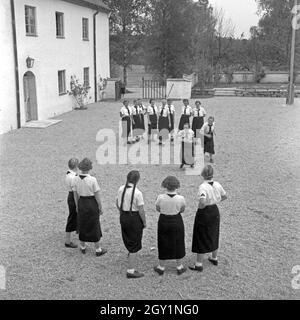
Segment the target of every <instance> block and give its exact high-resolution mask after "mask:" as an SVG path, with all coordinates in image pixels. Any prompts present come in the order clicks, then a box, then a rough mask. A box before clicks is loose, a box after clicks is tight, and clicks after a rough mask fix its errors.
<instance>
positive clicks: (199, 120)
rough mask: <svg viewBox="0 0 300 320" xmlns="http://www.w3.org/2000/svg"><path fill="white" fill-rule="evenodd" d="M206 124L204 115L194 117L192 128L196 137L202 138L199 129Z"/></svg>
mask: <svg viewBox="0 0 300 320" xmlns="http://www.w3.org/2000/svg"><path fill="white" fill-rule="evenodd" d="M203 124H204V120H203V117H194V118H193V123H192V130H193V131H194V134H195V137H196V138H200V133H199V130H200V129H201V128H202V126H203Z"/></svg>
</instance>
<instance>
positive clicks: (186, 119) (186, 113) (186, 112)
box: [178, 99, 192, 130]
mask: <svg viewBox="0 0 300 320" xmlns="http://www.w3.org/2000/svg"><path fill="white" fill-rule="evenodd" d="M182 101H183V107H182V113H181V117H180V121H179V127H178V129H179V130H183V126H184V124H185V123H188V124H189V125H190V117H191V115H192V108H191V107H190V106H189V100H188V99H183V100H182Z"/></svg>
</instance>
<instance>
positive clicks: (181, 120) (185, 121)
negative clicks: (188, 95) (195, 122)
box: [178, 114, 190, 130]
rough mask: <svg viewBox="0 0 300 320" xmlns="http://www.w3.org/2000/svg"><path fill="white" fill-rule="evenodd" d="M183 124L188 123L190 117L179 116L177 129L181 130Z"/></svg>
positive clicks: (185, 115)
mask: <svg viewBox="0 0 300 320" xmlns="http://www.w3.org/2000/svg"><path fill="white" fill-rule="evenodd" d="M185 123H190V116H189V115H187V114H183V115H181V117H180V121H179V127H178V129H179V130H183V126H184V124H185Z"/></svg>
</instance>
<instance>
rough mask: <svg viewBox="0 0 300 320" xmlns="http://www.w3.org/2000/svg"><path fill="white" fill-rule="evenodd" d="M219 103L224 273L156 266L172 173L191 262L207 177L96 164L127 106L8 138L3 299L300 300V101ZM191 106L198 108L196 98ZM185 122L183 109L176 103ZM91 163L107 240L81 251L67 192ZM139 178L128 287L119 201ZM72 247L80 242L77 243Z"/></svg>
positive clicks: (1, 243)
mask: <svg viewBox="0 0 300 320" xmlns="http://www.w3.org/2000/svg"><path fill="white" fill-rule="evenodd" d="M284 102H285V100H284V99H275V98H273V99H271V98H214V99H208V100H205V101H204V105H205V108H206V110H207V112H208V114H209V115H214V116H215V118H216V131H217V137H216V141H215V144H216V152H217V154H216V164H215V170H216V173H215V178H216V180H218V181H219V182H220V183H221V184H222V185H223V186H224V188H225V190H226V191H227V192H228V198H229V199H228V200H227V201H226V202H224V203H222V204H221V205H220V211H221V239H220V255H219V259H220V263H219V266H218V267H215V266H212V265H210V264H209V263H208V262H206V263H205V265H204V268H205V269H204V272H203V273H202V274H197V273H196V274H195V273H192V272H191V271H188V272H187V273H185V274H184V275H182V276H177V274H176V269H175V264H174V263H172V262H170V263H168V268H167V272H166V273H165V275H164V276H163V277H159V276H157V275H156V274H155V273H154V272H153V270H152V267H153V265H155V263H156V259H157V251H156V250H150V249H151V247H156V228H157V219H158V214H157V213H156V212H155V208H154V202H155V199H156V197H157V195H158V194H159V193H160V192H162V190H161V189H160V183H161V181H162V179H163V178H164V177H165V176H167V175H169V174H172V175H176V176H177V177H178V178H179V179H180V181H181V184H182V188H181V190H180V192H181V194H183V195H184V196H185V197H186V200H187V208H186V212H185V213H184V215H183V216H184V222H185V228H186V249H187V255H186V258H185V264H186V265H188V264H190V263H192V261H193V255H192V254H191V251H190V248H191V239H192V227H193V220H194V215H195V212H196V207H197V200H196V194H197V189H198V186H199V184H200V183H201V179H200V177H198V176H187V175H185V174H184V173H183V172H182V171H180V170H179V168H178V166H174V165H164V166H161V165H138V166H132V165H106V166H103V165H99V164H97V163H96V151H97V148H98V147H99V142H97V141H96V135H97V132H98V130H99V129H101V128H112V129H116V128H117V127H118V121H119V107H120V103H116V102H102V103H98V104H94V105H91V106H90V107H89V108H88V110H86V111H73V112H70V113H67V114H64V115H62V116H60V117H58V119H62V120H63V122H61V123H60V124H58V125H55V126H51V127H49V128H47V129H29V128H23V129H20V130H16V131H13V132H11V133H8V134H4V135H2V136H1V159H0V161H1V162H0V166H1V202H0V266H1V265H3V266H4V267H5V268H6V276H7V277H6V278H7V283H6V290H0V299H299V297H300V296H299V293H300V291H299V290H298V291H297V290H294V289H292V287H291V280H292V278H293V275H292V267H293V266H295V265H300V252H299V251H300V250H299V240H300V239H299V236H300V217H299V207H300V198H299V191H300V188H299V187H300V168H299V159H300V148H299V138H300V122H299V119H300V101H299V99H297V100H296V104H295V105H294V106H291V107H286V106H284ZM191 103H192V104H194V101H192V102H191ZM175 105H176V110H177V119H176V120H177V122H178V120H179V116H178V115H179V112H180V111H179V110H180V102H178V101H176V102H175ZM73 156H77V157H78V158H82V157H84V156H88V157H90V158H91V159H92V160H94V169H93V174H95V175H96V176H97V178H98V181H99V183H100V187H101V189H102V201H103V207H104V215H103V216H102V218H101V226H102V231H103V239H102V245H103V247H105V248H107V249H108V250H109V252H108V254H106V255H105V256H103V257H96V256H95V255H94V248H93V246H92V245H89V247H88V251H87V254H86V255H85V256H83V255H82V254H80V252H79V250H77V249H75V250H74V249H67V248H65V247H64V229H65V223H66V218H67V204H66V196H67V194H66V190H65V185H64V178H65V173H66V170H67V161H68V159H69V158H70V157H73ZM136 167H137V168H138V169H139V170H140V171H141V182H140V185H139V188H140V189H141V190H142V191H143V193H144V198H145V202H146V206H145V208H146V214H147V219H148V227H147V229H146V230H145V233H144V239H143V250H142V251H141V252H140V257H139V264H140V270H141V271H142V272H145V277H144V278H142V279H138V280H127V279H126V278H125V272H126V250H125V248H124V245H123V243H122V239H121V232H120V225H119V220H118V212H117V210H116V208H115V196H116V192H117V190H118V188H119V186H120V185H121V184H123V183H125V177H126V174H127V172H128V171H129V170H131V169H133V168H136ZM75 241H76V239H75Z"/></svg>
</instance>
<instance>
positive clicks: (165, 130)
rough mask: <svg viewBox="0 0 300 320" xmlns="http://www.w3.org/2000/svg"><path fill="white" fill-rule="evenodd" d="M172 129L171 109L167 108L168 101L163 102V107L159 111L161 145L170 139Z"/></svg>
mask: <svg viewBox="0 0 300 320" xmlns="http://www.w3.org/2000/svg"><path fill="white" fill-rule="evenodd" d="M169 129H170V114H169V108H168V107H167V100H165V99H164V100H163V101H162V105H161V106H160V109H159V119H158V132H159V144H160V145H162V144H163V141H164V140H167V139H168V137H169Z"/></svg>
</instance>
